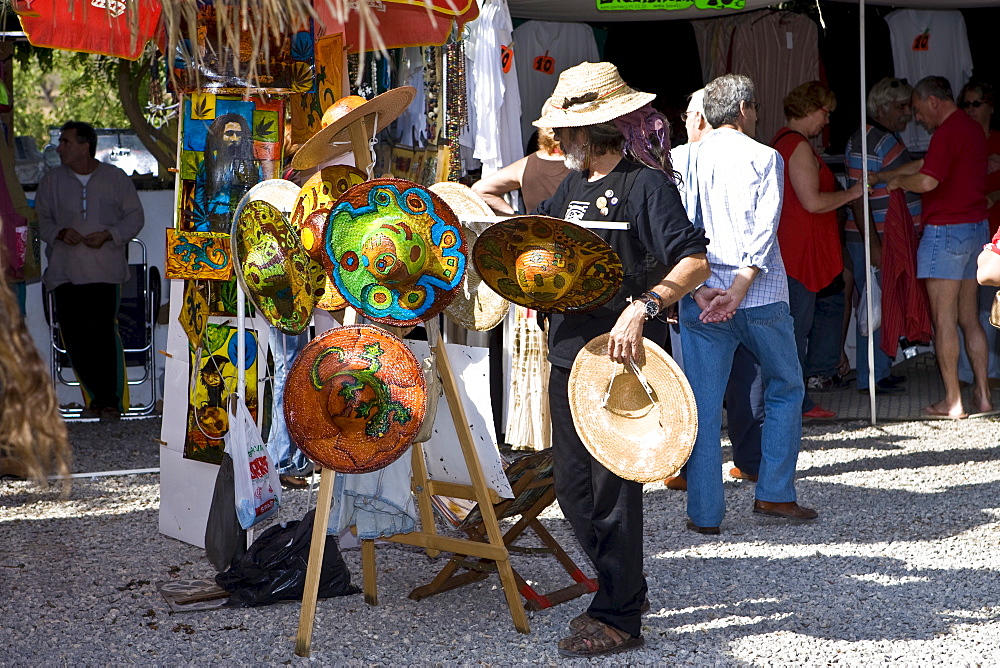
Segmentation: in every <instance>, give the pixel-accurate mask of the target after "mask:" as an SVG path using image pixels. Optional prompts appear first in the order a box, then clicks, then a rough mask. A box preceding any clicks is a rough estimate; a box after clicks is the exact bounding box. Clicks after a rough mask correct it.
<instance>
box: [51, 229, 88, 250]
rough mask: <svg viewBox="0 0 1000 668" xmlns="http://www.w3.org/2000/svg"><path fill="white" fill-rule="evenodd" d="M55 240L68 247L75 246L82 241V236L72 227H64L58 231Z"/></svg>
mask: <svg viewBox="0 0 1000 668" xmlns="http://www.w3.org/2000/svg"><path fill="white" fill-rule="evenodd" d="M56 239H58V240H59V241H61V242H63V243H64V244H67V245H69V246H75V245H77V244H78V243H80V242H81V241H83V235H82V234H80V233H79V232H77V231H76V230H74V229H73V228H72V227H64V228H62V229H61V230H59V234H57V235H56Z"/></svg>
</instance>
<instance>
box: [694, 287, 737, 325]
mask: <svg viewBox="0 0 1000 668" xmlns="http://www.w3.org/2000/svg"><path fill="white" fill-rule="evenodd" d="M718 292H719V294H717V295H716V296H715V297H713V298H712V300H711V301H710V302H709V303H708V305H707V306H706V307H703V308H702V310H701V314H700V315H699V316H698V319H699V320H701V321H702V322H705V323H714V322H726V321H728V320H732V318H733V316H734V315H735V314H736V309H737V308H739V305H740V303H741V302H742V301H743V297H744V296H745V295H741V294H737V293H736V292H734V291H732V290H731V289H730V290H719V291H718Z"/></svg>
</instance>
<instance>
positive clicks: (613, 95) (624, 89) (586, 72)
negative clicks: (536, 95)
mask: <svg viewBox="0 0 1000 668" xmlns="http://www.w3.org/2000/svg"><path fill="white" fill-rule="evenodd" d="M655 97H656V95H654V94H653V93H642V92H639V91H637V90H635V89H633V88H630V87H629V85H628V84H626V83H625V81H624V80H623V79H622V77H621V75H620V74H618V68H617V67H615V66H614V65H612V64H611V63H580V64H579V65H577V66H576V67H571V68H569V69H568V70H565V71H563V73H562V74H560V75H559V82H558V83H556V89H555V90H554V91H553V92H552V96H551V97H550V98H549V99H548V101H547V102H546V103H545V106H544V107H543V108H542V117H541V118H539V119H538V120H537V121H534V122H533V123H532V125H534V126H535V127H536V128H579V127H583V126H585V125H596V124H597V123H607V122H608V121H611V120H614V119H616V118H618V117H619V116H624V115H625V114H629V113H631V112H633V111H635V110H636V109H639V108H641V107H643V106H645V105H647V104H649V103H650V102H652V101H653V99H654V98H655Z"/></svg>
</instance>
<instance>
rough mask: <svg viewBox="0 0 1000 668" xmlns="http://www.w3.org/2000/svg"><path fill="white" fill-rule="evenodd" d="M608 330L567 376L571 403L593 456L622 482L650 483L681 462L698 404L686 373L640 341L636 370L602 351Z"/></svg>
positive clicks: (692, 432) (695, 429) (693, 433)
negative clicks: (641, 351)
mask: <svg viewBox="0 0 1000 668" xmlns="http://www.w3.org/2000/svg"><path fill="white" fill-rule="evenodd" d="M609 338H610V335H609V334H602V335H601V336H598V337H597V338H595V339H592V340H591V341H590V342H589V343H588V344H587V345H586V346H584V348H583V350H581V351H580V353H579V354H578V355H577V356H576V360H574V362H573V368H572V370H571V371H570V375H569V405H570V410H571V411H572V414H573V423H574V424H575V425H576V432H577V434H579V436H580V440H581V441H583V444H584V445H585V446H586V447H587V450H588V451H590V454H592V455H593V456H594V458H595V459H596V460H597V461H599V462H601V464H603V465H604V466H605V467H607V468H608V470H610V471H611V472H612V473H614V474H615V475H618V476H620V477H622V478H625V479H626V480H634V481H636V482H654V481H657V480H663V479H664V478H669V477H670V476H672V475H674V474H675V473H676V472H677V471H679V470H680V468H681V467H682V466H683V465H684V463H685V462H686V461H687V459H688V457H689V456H690V455H691V449H692V448H693V447H694V441H695V438H696V436H697V434H698V410H697V408H696V407H695V402H694V393H693V392H692V391H691V386H690V385H689V384H688V381H687V378H686V377H685V376H684V372H682V371H681V369H680V367H679V366H677V363H676V362H674V360H673V358H671V357H670V355H668V354H667V353H666V352H664V350H663V349H662V348H660V347H659V346H658V345H656V344H655V343H653V342H652V341H650V340H649V339H643V349H644V351H645V353H646V360H645V362H644V363H643V365H642V366H641V367H638V371H639V373H640V374H641V375H637V374H636V373H635V371H634V370H633V369H627V368H625V367H624V366H622V365H621V364H616V363H614V362H612V361H611V358H610V357H608V339H609Z"/></svg>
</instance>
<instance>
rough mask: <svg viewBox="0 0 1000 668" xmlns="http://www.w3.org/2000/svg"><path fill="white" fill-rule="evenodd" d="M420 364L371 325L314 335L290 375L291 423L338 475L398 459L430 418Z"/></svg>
mask: <svg viewBox="0 0 1000 668" xmlns="http://www.w3.org/2000/svg"><path fill="white" fill-rule="evenodd" d="M426 403H427V387H426V385H425V383H424V376H423V372H422V371H421V368H420V363H419V362H418V361H417V358H416V357H414V355H413V353H411V352H410V350H409V348H407V347H406V345H405V344H404V343H403V342H402V341H400V340H399V339H398V338H396V337H395V336H393V335H391V334H389V333H388V332H386V331H384V330H382V329H380V328H378V327H373V326H371V325H353V326H349V327H339V328H337V329H331V330H329V331H327V332H326V333H324V334H321V335H320V336H318V337H316V338H315V339H313V340H312V341H310V342H309V343H308V344H306V346H305V347H304V348H303V349H302V352H300V353H299V355H298V357H296V358H295V362H294V363H293V364H292V368H291V370H290V371H289V372H288V378H287V380H286V381H285V422H286V423H287V424H288V432H289V434H290V435H291V437H292V440H293V441H294V442H295V444H296V445H297V446H298V447H299V448H300V449H301V450H302V452H304V453H305V454H306V456H307V457H309V459H311V460H312V461H314V462H316V463H318V464H320V465H321V466H323V467H324V468H328V469H332V470H334V471H337V472H339V473H369V472H371V471H377V470H378V469H381V468H384V467H385V466H388V465H389V464H391V463H392V462H394V461H395V460H396V459H398V458H399V457H400V456H401V455H402V454H403V453H404V452H406V450H407V448H409V447H410V443H411V442H412V441H413V437H414V436H415V435H416V434H417V432H418V431H419V430H420V425H421V423H422V422H423V420H424V414H425V410H426V409H425V406H426Z"/></svg>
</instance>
